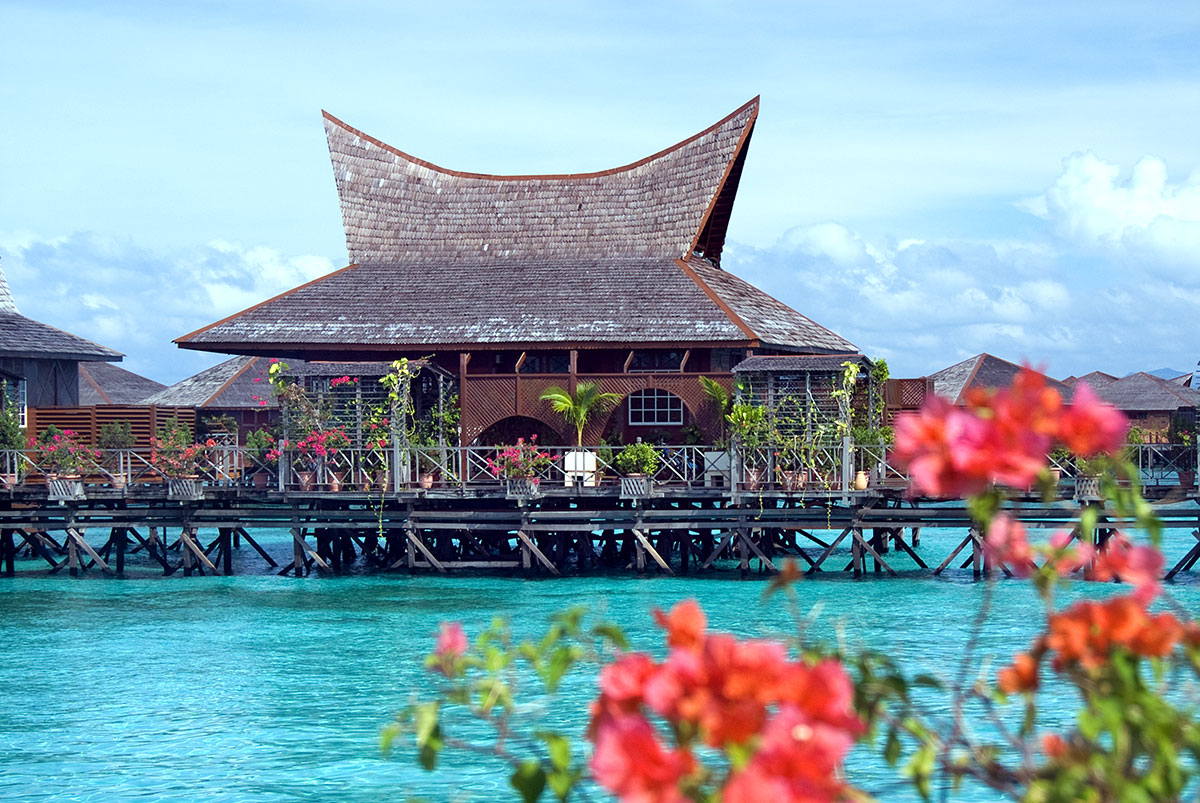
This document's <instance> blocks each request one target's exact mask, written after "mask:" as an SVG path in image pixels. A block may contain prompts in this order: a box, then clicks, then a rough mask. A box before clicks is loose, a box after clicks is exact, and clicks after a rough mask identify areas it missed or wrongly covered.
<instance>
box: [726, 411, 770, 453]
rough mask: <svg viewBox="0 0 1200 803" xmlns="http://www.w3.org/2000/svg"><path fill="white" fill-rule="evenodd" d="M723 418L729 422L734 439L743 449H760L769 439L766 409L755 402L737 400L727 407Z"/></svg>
mask: <svg viewBox="0 0 1200 803" xmlns="http://www.w3.org/2000/svg"><path fill="white" fill-rule="evenodd" d="M725 420H726V421H728V422H729V425H730V432H731V433H732V435H733V437H734V439H736V440H737V442H738V444H739V445H740V446H741V447H742V448H743V449H747V450H754V449H760V448H762V447H763V446H765V445H766V443H767V441H768V440H769V439H770V435H771V427H770V425H769V424H768V422H767V411H766V409H765V408H763V407H761V406H759V405H757V404H747V403H745V402H738V403H737V404H734V405H733V406H732V407H731V408H730V409H729V412H728V413H727V414H726V415H725Z"/></svg>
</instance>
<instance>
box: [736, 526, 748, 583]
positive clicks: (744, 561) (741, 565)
mask: <svg viewBox="0 0 1200 803" xmlns="http://www.w3.org/2000/svg"><path fill="white" fill-rule="evenodd" d="M735 537H736V538H737V545H738V569H739V570H740V572H741V577H742V579H743V580H745V579H747V578H748V577H749V576H750V545H749V544H747V543H746V538H747V537H748V536H747V534H746V531H745V530H738V531H737V534H736V536H735Z"/></svg>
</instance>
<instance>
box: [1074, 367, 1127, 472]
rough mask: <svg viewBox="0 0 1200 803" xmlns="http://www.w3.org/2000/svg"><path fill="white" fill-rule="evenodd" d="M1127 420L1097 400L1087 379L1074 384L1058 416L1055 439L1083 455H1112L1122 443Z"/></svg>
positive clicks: (1119, 412) (1125, 432) (1118, 411)
mask: <svg viewBox="0 0 1200 803" xmlns="http://www.w3.org/2000/svg"><path fill="white" fill-rule="evenodd" d="M1128 432H1129V419H1128V418H1126V417H1125V414H1124V413H1122V412H1121V411H1120V410H1117V409H1115V408H1114V407H1112V406H1111V405H1108V404H1105V403H1104V402H1102V401H1100V398H1099V397H1098V396H1097V395H1096V392H1095V391H1094V390H1092V387H1091V385H1089V384H1088V383H1087V382H1079V383H1077V384H1076V385H1075V393H1074V395H1073V396H1072V397H1071V406H1070V407H1069V408H1068V409H1067V411H1066V412H1065V413H1064V414H1063V416H1062V417H1061V418H1060V419H1059V423H1058V439H1059V440H1061V441H1062V442H1063V443H1064V444H1065V445H1066V446H1067V448H1068V449H1070V450H1071V451H1072V452H1074V453H1075V454H1077V455H1081V456H1083V457H1092V456H1094V455H1097V454H1100V453H1104V454H1113V453H1114V452H1116V451H1117V450H1118V449H1120V448H1121V446H1122V445H1123V444H1124V443H1125V437H1126V435H1127V434H1128Z"/></svg>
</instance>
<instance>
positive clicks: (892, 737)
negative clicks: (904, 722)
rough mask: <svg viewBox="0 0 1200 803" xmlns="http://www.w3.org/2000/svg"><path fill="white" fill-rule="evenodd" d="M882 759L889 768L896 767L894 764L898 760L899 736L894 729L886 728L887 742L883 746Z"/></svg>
mask: <svg viewBox="0 0 1200 803" xmlns="http://www.w3.org/2000/svg"><path fill="white" fill-rule="evenodd" d="M883 757H884V759H885V760H886V761H887V763H888V765H889V766H892V767H894V766H896V762H897V761H899V760H900V734H898V733H896V728H895V727H891V728H888V734H887V742H886V743H885V744H884V746H883Z"/></svg>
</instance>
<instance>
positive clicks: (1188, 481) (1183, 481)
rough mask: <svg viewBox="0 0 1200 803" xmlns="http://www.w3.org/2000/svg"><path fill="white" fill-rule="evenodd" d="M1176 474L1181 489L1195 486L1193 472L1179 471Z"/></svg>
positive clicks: (1194, 473)
mask: <svg viewBox="0 0 1200 803" xmlns="http://www.w3.org/2000/svg"><path fill="white" fill-rule="evenodd" d="M1177 473H1178V475H1179V484H1180V485H1181V486H1182V487H1184V488H1191V487H1192V486H1193V485H1195V484H1196V472H1194V471H1180V472H1177Z"/></svg>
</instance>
